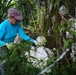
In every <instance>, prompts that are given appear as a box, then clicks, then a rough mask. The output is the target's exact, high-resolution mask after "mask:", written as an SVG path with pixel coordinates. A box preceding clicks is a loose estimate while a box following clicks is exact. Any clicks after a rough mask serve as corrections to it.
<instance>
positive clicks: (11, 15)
mask: <svg viewBox="0 0 76 75" xmlns="http://www.w3.org/2000/svg"><path fill="white" fill-rule="evenodd" d="M20 20H22V16H21V15H20V13H19V11H18V10H16V9H14V8H10V9H9V10H8V19H6V20H5V21H3V22H2V23H1V25H0V47H1V46H4V45H8V44H9V43H13V42H14V39H15V37H16V35H17V33H18V34H19V35H20V37H21V38H22V39H24V40H26V41H27V40H28V41H30V42H33V43H35V44H36V45H37V41H36V40H34V39H32V38H30V37H29V36H28V35H26V34H25V33H24V31H23V29H22V28H21V25H20V23H19V21H20Z"/></svg>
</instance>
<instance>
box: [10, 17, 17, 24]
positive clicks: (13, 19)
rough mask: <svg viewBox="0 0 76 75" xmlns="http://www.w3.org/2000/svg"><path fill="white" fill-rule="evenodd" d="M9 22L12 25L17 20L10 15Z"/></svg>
mask: <svg viewBox="0 0 76 75" xmlns="http://www.w3.org/2000/svg"><path fill="white" fill-rule="evenodd" d="M9 22H10V23H11V24H13V25H16V24H17V22H18V21H17V20H16V19H15V18H12V17H10V18H9Z"/></svg>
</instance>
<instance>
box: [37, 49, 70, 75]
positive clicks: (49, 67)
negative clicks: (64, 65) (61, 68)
mask: <svg viewBox="0 0 76 75" xmlns="http://www.w3.org/2000/svg"><path fill="white" fill-rule="evenodd" d="M68 51H69V49H67V50H66V51H64V52H63V53H62V55H61V56H60V57H59V58H58V59H57V60H56V61H55V62H54V63H53V64H51V65H50V66H48V67H47V68H45V69H44V70H43V71H41V72H40V73H39V74H38V75H43V74H44V73H45V72H46V71H47V70H49V69H51V68H52V67H53V66H54V65H55V64H56V63H57V62H58V61H60V60H61V59H62V58H63V57H64V56H65V55H66V53H67V52H68Z"/></svg>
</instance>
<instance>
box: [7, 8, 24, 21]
mask: <svg viewBox="0 0 76 75" xmlns="http://www.w3.org/2000/svg"><path fill="white" fill-rule="evenodd" d="M8 15H9V17H14V18H15V19H16V20H22V19H23V17H22V16H21V14H20V12H19V11H18V10H16V9H15V8H10V9H9V10H8Z"/></svg>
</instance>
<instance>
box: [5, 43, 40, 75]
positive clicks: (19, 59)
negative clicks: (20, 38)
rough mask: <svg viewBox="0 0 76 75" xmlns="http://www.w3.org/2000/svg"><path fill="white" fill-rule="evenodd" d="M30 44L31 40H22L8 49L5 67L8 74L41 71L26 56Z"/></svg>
mask: <svg viewBox="0 0 76 75" xmlns="http://www.w3.org/2000/svg"><path fill="white" fill-rule="evenodd" d="M30 45H31V43H29V42H22V43H20V44H19V45H15V46H14V48H11V49H10V50H7V51H6V53H7V55H6V59H7V61H6V62H5V63H4V69H5V71H6V73H7V75H37V74H38V72H40V69H39V68H36V67H34V66H33V64H32V62H29V61H28V58H27V57H26V56H25V52H26V51H29V50H30Z"/></svg>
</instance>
